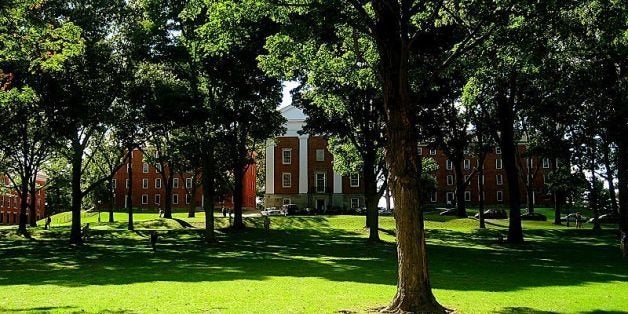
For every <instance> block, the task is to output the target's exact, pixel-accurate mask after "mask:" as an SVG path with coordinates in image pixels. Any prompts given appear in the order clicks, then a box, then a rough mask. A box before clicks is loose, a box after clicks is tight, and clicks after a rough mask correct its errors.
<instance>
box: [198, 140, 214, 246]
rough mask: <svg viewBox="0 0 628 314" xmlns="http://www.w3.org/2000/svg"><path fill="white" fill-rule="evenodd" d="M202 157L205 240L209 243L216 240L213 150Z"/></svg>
mask: <svg viewBox="0 0 628 314" xmlns="http://www.w3.org/2000/svg"><path fill="white" fill-rule="evenodd" d="M201 159H202V160H201V163H202V166H203V174H202V178H201V181H202V183H203V211H204V212H205V242H206V243H208V244H209V243H214V242H216V237H215V235H214V195H215V186H214V175H215V173H214V158H213V152H205V153H204V156H202V158H201Z"/></svg>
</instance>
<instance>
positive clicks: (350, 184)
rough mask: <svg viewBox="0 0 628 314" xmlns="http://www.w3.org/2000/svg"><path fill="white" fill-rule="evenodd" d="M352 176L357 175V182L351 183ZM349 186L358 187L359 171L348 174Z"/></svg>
mask: <svg viewBox="0 0 628 314" xmlns="http://www.w3.org/2000/svg"><path fill="white" fill-rule="evenodd" d="M353 176H357V177H358V179H357V181H358V183H356V184H353V178H352V177H353ZM349 186H350V187H352V188H358V187H360V174H359V173H352V174H350V175H349Z"/></svg>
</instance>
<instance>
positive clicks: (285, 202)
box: [283, 198, 292, 205]
mask: <svg viewBox="0 0 628 314" xmlns="http://www.w3.org/2000/svg"><path fill="white" fill-rule="evenodd" d="M283 204H284V205H286V204H292V202H291V201H290V199H289V198H284V199H283Z"/></svg>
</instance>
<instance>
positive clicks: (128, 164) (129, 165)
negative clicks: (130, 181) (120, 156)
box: [126, 162, 133, 173]
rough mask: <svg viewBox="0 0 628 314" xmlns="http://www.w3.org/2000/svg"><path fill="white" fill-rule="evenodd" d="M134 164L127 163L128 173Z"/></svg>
mask: <svg viewBox="0 0 628 314" xmlns="http://www.w3.org/2000/svg"><path fill="white" fill-rule="evenodd" d="M132 167H133V166H132V165H131V164H130V163H128V162H127V163H126V173H129V170H130V169H131V168H132Z"/></svg>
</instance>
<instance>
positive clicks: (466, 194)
mask: <svg viewBox="0 0 628 314" xmlns="http://www.w3.org/2000/svg"><path fill="white" fill-rule="evenodd" d="M464 201H465V202H470V201H471V191H464Z"/></svg>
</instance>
